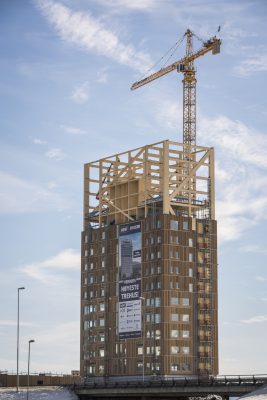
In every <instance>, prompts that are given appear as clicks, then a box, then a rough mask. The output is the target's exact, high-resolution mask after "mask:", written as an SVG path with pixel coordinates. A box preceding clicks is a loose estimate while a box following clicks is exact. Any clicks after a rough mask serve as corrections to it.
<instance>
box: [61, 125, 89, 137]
mask: <svg viewBox="0 0 267 400" xmlns="http://www.w3.org/2000/svg"><path fill="white" fill-rule="evenodd" d="M60 128H61V129H63V131H64V132H66V133H69V134H70V135H87V132H86V131H85V130H84V129H80V128H75V127H74V126H68V125H60Z"/></svg>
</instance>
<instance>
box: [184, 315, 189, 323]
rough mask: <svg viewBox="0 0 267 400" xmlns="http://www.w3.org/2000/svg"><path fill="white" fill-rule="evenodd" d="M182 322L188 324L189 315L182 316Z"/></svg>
mask: <svg viewBox="0 0 267 400" xmlns="http://www.w3.org/2000/svg"><path fill="white" fill-rule="evenodd" d="M182 322H189V314H182Z"/></svg>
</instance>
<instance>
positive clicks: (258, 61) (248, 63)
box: [234, 54, 267, 77]
mask: <svg viewBox="0 0 267 400" xmlns="http://www.w3.org/2000/svg"><path fill="white" fill-rule="evenodd" d="M234 72H235V73H236V74H237V75H238V76H241V77H247V76H250V75H251V74H255V73H257V72H267V54H255V55H253V56H251V57H249V58H247V59H245V60H243V61H241V63H240V64H239V65H237V66H236V67H235V68H234Z"/></svg>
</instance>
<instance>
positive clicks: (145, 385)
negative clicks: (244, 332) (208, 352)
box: [75, 375, 267, 400]
mask: <svg viewBox="0 0 267 400" xmlns="http://www.w3.org/2000/svg"><path fill="white" fill-rule="evenodd" d="M264 385H267V375H243V376H242V375H240V376H239V375H238V376H237V375H223V376H222V375H220V376H217V377H209V378H205V379H203V378H179V379H168V380H166V379H165V380H161V379H158V378H157V379H155V380H149V381H144V382H143V381H125V382H118V381H106V382H93V381H91V382H90V381H89V382H87V383H86V381H85V382H84V383H82V384H79V385H76V386H75V392H76V394H77V395H78V396H79V399H80V400H90V399H96V398H97V399H99V400H102V399H103V400H104V399H105V400H106V399H109V398H115V397H116V398H117V400H124V399H129V398H130V399H131V400H152V399H156V400H165V399H172V400H174V399H179V400H181V399H184V400H186V399H188V398H190V397H195V398H196V397H198V398H199V397H202V398H204V397H207V396H208V397H209V398H211V397H213V398H214V399H216V396H220V397H221V398H223V399H225V400H228V399H229V397H241V396H243V395H245V394H248V393H251V392H253V391H254V390H256V389H258V388H260V387H262V386H264Z"/></svg>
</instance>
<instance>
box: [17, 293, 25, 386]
mask: <svg viewBox="0 0 267 400" xmlns="http://www.w3.org/2000/svg"><path fill="white" fill-rule="evenodd" d="M24 289H25V287H19V288H18V320H17V392H18V391H19V294H20V291H21V290H24Z"/></svg>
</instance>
